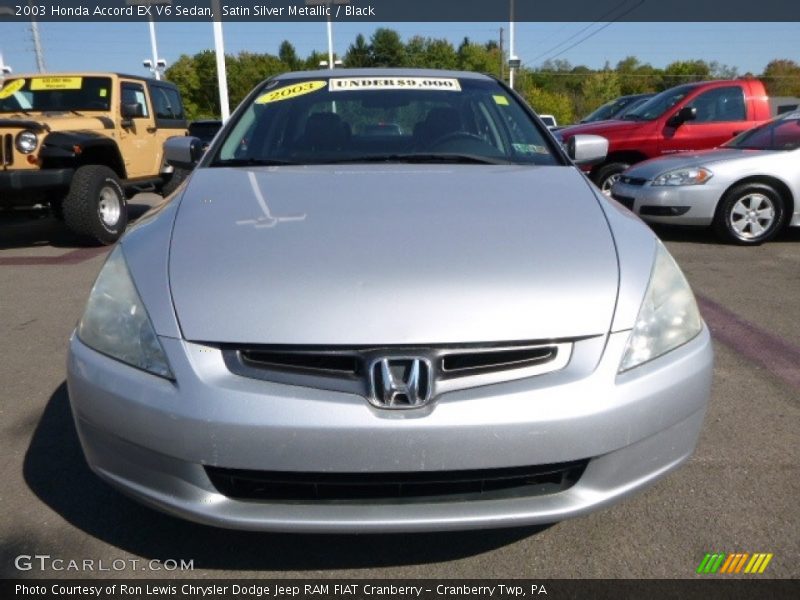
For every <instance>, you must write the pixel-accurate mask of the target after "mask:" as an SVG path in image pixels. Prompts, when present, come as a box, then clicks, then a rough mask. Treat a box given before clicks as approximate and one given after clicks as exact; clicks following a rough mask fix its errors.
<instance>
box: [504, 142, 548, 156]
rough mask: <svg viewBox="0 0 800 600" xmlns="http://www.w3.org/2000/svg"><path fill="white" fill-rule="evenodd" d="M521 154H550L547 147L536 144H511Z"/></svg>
mask: <svg viewBox="0 0 800 600" xmlns="http://www.w3.org/2000/svg"><path fill="white" fill-rule="evenodd" d="M511 145H512V146H514V150H516V151H517V152H519V153H520V154H548V152H547V148H545V147H544V146H538V145H536V144H511Z"/></svg>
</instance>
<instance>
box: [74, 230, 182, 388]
mask: <svg viewBox="0 0 800 600" xmlns="http://www.w3.org/2000/svg"><path fill="white" fill-rule="evenodd" d="M78 337H79V338H80V340H81V341H82V342H83V343H84V344H86V345H87V346H89V347H91V348H93V349H95V350H97V351H98V352H101V353H103V354H106V355H108V356H110V357H112V358H115V359H117V360H119V361H122V362H124V363H127V364H129V365H132V366H134V367H137V368H139V369H143V370H145V371H148V372H150V373H153V374H154V375H159V376H161V377H166V378H168V379H172V378H173V375H172V370H171V369H170V367H169V363H168V362H167V356H166V354H164V349H163V348H162V347H161V343H160V342H159V341H158V337H157V336H156V332H155V330H154V329H153V325H152V323H151V322H150V317H149V316H148V315H147V310H146V309H145V307H144V304H143V303H142V300H141V298H139V294H138V292H137V291H136V286H135V285H134V284H133V280H132V279H131V276H130V273H129V272H128V266H127V264H126V263H125V256H124V255H123V253H122V248H121V247H120V246H117V247H116V248H115V249H114V251H113V252H112V253H111V256H109V257H108V260H107V261H106V263H105V265H103V268H102V270H101V271H100V274H99V275H98V276H97V281H95V283H94V287H93V288H92V291H91V294H90V295H89V302H88V304H87V305H86V311H85V312H84V313H83V317H81V320H80V323H78Z"/></svg>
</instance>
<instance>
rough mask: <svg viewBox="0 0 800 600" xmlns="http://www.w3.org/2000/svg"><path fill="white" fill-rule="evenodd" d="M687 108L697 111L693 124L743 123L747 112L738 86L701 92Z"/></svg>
mask: <svg viewBox="0 0 800 600" xmlns="http://www.w3.org/2000/svg"><path fill="white" fill-rule="evenodd" d="M689 106H694V107H695V108H696V109H697V117H696V118H695V119H694V120H693V121H692V122H693V123H715V122H724V121H744V120H745V119H747V110H746V109H745V103H744V92H743V90H742V88H741V87H739V86H730V87H720V88H715V89H712V90H708V91H707V92H703V93H702V94H700V95H699V96H698V97H697V98H695V99H694V100H693V101H692V102H691V104H689Z"/></svg>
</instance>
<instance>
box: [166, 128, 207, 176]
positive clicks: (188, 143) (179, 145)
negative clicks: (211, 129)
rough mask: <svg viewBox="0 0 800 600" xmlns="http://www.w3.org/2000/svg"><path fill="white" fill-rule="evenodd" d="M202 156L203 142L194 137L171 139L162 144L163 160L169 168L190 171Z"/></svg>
mask: <svg viewBox="0 0 800 600" xmlns="http://www.w3.org/2000/svg"><path fill="white" fill-rule="evenodd" d="M202 156H203V142H202V141H201V140H199V139H198V138H196V137H191V136H188V135H187V136H184V137H172V138H169V139H168V140H167V141H166V142H164V160H165V161H166V163H167V164H168V165H170V166H171V167H175V168H176V169H186V170H188V171H191V170H192V169H194V168H195V166H197V163H198V162H199V161H200V158H202Z"/></svg>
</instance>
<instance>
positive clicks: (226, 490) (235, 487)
mask: <svg viewBox="0 0 800 600" xmlns="http://www.w3.org/2000/svg"><path fill="white" fill-rule="evenodd" d="M588 462H589V461H588V460H580V461H573V462H568V463H558V464H551V465H536V466H530V467H513V468H506V469H482V470H474V471H419V472H413V473H293V472H280V471H249V470H241V469H223V468H219V467H206V468H205V470H206V474H207V475H208V477H209V479H210V480H211V483H212V484H213V485H214V487H215V488H216V489H217V491H219V493H221V494H223V495H225V496H227V497H229V498H235V499H237V500H261V501H279V502H280V501H283V502H304V501H305V502H309V501H329V502H352V503H358V502H359V501H364V500H372V501H374V500H393V499H402V500H403V501H404V502H414V501H418V502H435V501H437V499H438V500H440V501H451V500H452V499H453V497H454V496H455V497H461V498H464V499H465V500H466V499H491V498H504V497H506V498H507V497H512V496H516V497H530V496H542V495H546V494H555V493H558V492H562V491H564V490H566V489H569V488H570V487H572V486H573V485H574V484H575V483H576V482H577V481H578V479H580V477H581V475H582V474H583V471H584V470H585V469H586V465H587V464H588Z"/></svg>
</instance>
